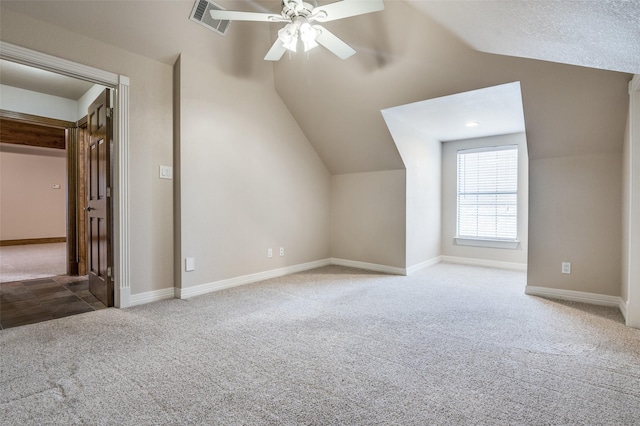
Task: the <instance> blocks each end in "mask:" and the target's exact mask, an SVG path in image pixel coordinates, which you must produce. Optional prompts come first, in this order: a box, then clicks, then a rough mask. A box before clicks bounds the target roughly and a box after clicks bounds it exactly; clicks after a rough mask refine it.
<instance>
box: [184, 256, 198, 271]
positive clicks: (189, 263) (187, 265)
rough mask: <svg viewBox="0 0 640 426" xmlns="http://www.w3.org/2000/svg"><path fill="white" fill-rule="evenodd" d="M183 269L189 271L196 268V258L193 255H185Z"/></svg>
mask: <svg viewBox="0 0 640 426" xmlns="http://www.w3.org/2000/svg"><path fill="white" fill-rule="evenodd" d="M184 270H185V271H186V272H191V271H195V270H196V259H195V258H193V257H187V258H186V259H185V260H184Z"/></svg>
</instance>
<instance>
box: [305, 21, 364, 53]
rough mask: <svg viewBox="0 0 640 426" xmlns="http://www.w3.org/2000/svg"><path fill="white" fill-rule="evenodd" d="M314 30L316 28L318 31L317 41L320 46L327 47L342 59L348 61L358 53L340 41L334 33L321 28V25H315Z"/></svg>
mask: <svg viewBox="0 0 640 426" xmlns="http://www.w3.org/2000/svg"><path fill="white" fill-rule="evenodd" d="M313 28H315V29H316V30H317V31H318V35H317V36H316V41H317V42H318V43H319V44H321V45H323V46H324V47H326V48H327V49H329V50H330V51H331V52H333V53H334V54H335V55H336V56H338V57H339V58H340V59H347V58H348V57H350V56H351V55H353V54H354V53H356V51H355V50H353V49H352V48H351V46H349V45H348V44H347V43H345V42H344V41H342V40H340V39H339V38H338V37H336V36H335V35H333V33H331V32H330V31H329V30H327V29H325V28H324V27H321V26H320V25H314V26H313Z"/></svg>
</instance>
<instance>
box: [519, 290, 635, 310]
mask: <svg viewBox="0 0 640 426" xmlns="http://www.w3.org/2000/svg"><path fill="white" fill-rule="evenodd" d="M524 293H525V294H527V295H529V296H539V297H547V298H550V299H560V300H568V301H570V302H581V303H588V304H590V305H600V306H609V307H612V308H620V305H621V304H622V303H623V301H622V299H621V298H620V297H618V296H608V295H606V294H597V293H587V292H584V291H574V290H561V289H557V288H549V287H536V286H530V285H528V286H526V287H525V290H524Z"/></svg>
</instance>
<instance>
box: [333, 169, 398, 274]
mask: <svg viewBox="0 0 640 426" xmlns="http://www.w3.org/2000/svg"><path fill="white" fill-rule="evenodd" d="M405 200H406V172H405V171H404V170H389V171H384V172H369V173H351V174H346V175H334V176H332V177H331V257H333V258H337V259H345V260H351V261H357V262H366V263H373V264H377V265H384V266H391V267H396V268H405V266H406V238H405V230H406V217H407V212H406V204H405Z"/></svg>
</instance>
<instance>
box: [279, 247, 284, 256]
mask: <svg viewBox="0 0 640 426" xmlns="http://www.w3.org/2000/svg"><path fill="white" fill-rule="evenodd" d="M280 256H284V247H280Z"/></svg>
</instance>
